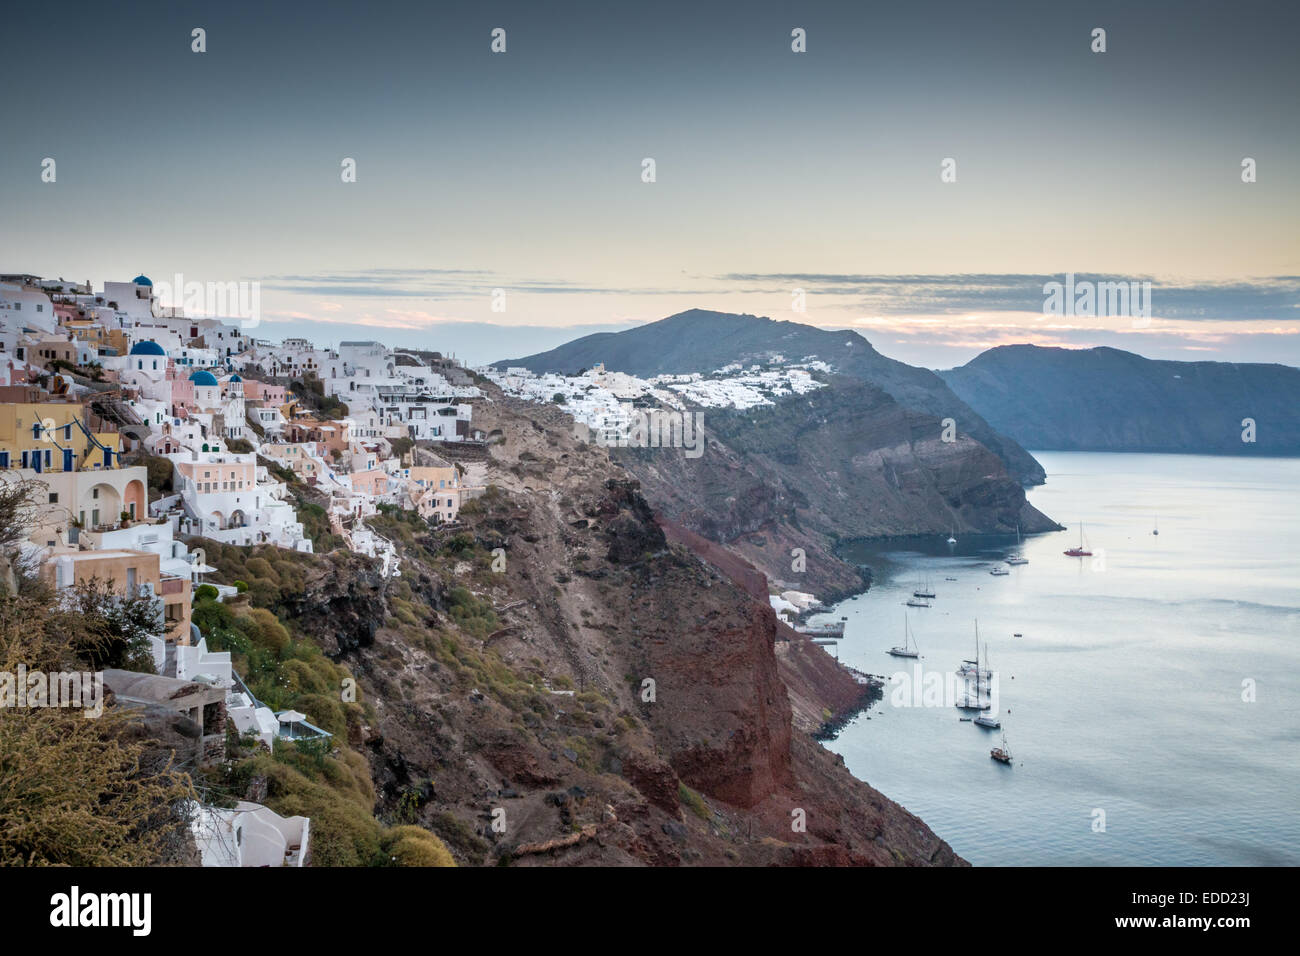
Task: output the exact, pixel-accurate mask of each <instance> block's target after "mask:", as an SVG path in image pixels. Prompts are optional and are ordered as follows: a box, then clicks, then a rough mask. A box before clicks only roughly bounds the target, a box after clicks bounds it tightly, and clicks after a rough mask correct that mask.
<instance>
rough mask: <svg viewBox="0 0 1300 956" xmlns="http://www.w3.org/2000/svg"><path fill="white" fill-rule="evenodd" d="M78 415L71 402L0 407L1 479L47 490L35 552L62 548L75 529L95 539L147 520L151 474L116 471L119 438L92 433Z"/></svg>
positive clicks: (135, 470) (118, 468)
mask: <svg viewBox="0 0 1300 956" xmlns="http://www.w3.org/2000/svg"><path fill="white" fill-rule="evenodd" d="M82 415H83V410H82V407H81V406H80V405H78V404H76V403H72V402H39V403H15V404H11V405H0V472H6V471H7V472H11V473H14V474H16V475H17V476H18V477H21V478H27V479H35V480H37V481H39V482H41V483H42V484H43V485H45V489H46V491H45V494H46V499H45V500H44V501H42V502H40V504H41V505H42V506H43V507H42V508H41V509H40V512H39V514H38V516H37V520H36V524H35V526H34V528H33V529H32V534H31V540H32V542H34V543H35V544H39V545H44V546H47V547H66V546H68V545H69V544H70V543H71V540H72V536H71V535H70V534H69V530H68V529H69V527H70V526H72V525H77V526H79V527H81V528H85V529H86V530H91V531H93V530H96V529H102V528H113V527H117V526H118V525H119V524H120V522H121V520H122V515H123V514H125V515H126V516H127V518H128V519H129V520H132V521H135V520H140V519H143V518H145V517H146V516H147V514H148V506H149V501H148V491H147V489H148V487H149V474H148V469H146V468H145V467H144V466H143V465H136V466H134V467H131V468H123V467H121V453H122V439H121V436H120V435H118V434H117V433H116V432H92V431H90V429H89V428H88V427H86V425H85V423H84V419H83V418H82Z"/></svg>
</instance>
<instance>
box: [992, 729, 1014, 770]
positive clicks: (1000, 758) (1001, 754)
mask: <svg viewBox="0 0 1300 956" xmlns="http://www.w3.org/2000/svg"><path fill="white" fill-rule="evenodd" d="M989 756H990V757H992V758H993V759H994V760H996V761H997V762H998V763H1004V764H1006V765H1007V766H1008V767H1009V766H1011V751H1010V750H1008V749H1007V735H1006V732H1005V731H1003V733H1002V746H1001V747H994V748H993V749H992V750H990V751H989Z"/></svg>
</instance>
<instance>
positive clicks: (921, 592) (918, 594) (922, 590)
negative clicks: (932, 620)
mask: <svg viewBox="0 0 1300 956" xmlns="http://www.w3.org/2000/svg"><path fill="white" fill-rule="evenodd" d="M912 597H915V598H932V597H934V590H933V589H932V588H931V587H930V579H929V578H926V579H925V586H924V587H918V588H917V589H916V590H915V591H913V592H912Z"/></svg>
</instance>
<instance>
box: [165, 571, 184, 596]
mask: <svg viewBox="0 0 1300 956" xmlns="http://www.w3.org/2000/svg"><path fill="white" fill-rule="evenodd" d="M185 581H186V579H185V578H181V577H177V576H176V575H174V574H164V575H163V576H162V582H161V587H162V593H163V594H164V595H168V594H184V593H185Z"/></svg>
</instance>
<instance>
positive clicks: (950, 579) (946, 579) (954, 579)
mask: <svg viewBox="0 0 1300 956" xmlns="http://www.w3.org/2000/svg"><path fill="white" fill-rule="evenodd" d="M944 580H945V581H956V580H957V579H956V578H944Z"/></svg>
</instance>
